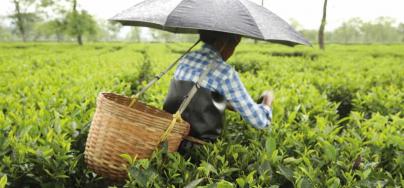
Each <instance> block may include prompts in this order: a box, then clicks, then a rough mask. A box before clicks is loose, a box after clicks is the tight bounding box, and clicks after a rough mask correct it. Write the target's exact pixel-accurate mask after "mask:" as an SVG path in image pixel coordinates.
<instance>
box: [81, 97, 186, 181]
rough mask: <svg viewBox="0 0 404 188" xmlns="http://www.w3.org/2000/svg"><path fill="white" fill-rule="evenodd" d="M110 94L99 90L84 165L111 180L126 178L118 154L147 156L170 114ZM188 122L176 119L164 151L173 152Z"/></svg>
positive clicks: (156, 141) (165, 127)
mask: <svg viewBox="0 0 404 188" xmlns="http://www.w3.org/2000/svg"><path fill="white" fill-rule="evenodd" d="M131 101H132V99H131V98H129V97H125V96H121V95H117V94H113V93H100V94H99V96H98V98H97V107H96V111H95V114H94V117H93V120H92V122H91V127H90V131H89V134H88V138H87V141H86V149H85V152H84V155H85V162H86V163H87V166H88V168H90V169H91V170H93V171H94V172H95V173H97V174H98V175H101V176H103V177H105V178H107V179H110V180H113V181H121V180H123V179H125V178H126V177H127V169H126V168H127V161H126V160H125V159H123V158H122V157H120V155H121V154H125V153H126V154H129V155H130V156H137V158H138V159H142V158H149V157H150V156H151V154H152V153H153V151H154V150H155V149H156V148H157V146H158V144H159V143H160V139H161V135H162V134H163V133H164V132H165V131H166V129H167V128H168V126H169V124H170V123H171V121H172V119H173V115H172V114H170V113H167V112H165V111H163V110H160V109H157V108H154V107H151V106H148V105H146V104H144V103H141V102H138V101H137V102H135V103H134V105H132V107H129V104H130V103H131ZM189 130H190V125H189V124H188V123H187V122H185V121H182V122H177V123H176V124H175V126H174V128H173V129H172V131H171V133H170V134H169V136H168V138H167V141H168V151H169V152H174V151H177V149H178V147H179V145H180V143H181V141H182V140H183V139H184V138H185V137H186V136H187V135H188V133H189Z"/></svg>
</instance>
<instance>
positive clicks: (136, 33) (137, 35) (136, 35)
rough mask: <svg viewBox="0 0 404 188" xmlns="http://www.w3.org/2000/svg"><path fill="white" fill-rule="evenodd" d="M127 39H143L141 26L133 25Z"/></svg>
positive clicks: (136, 40)
mask: <svg viewBox="0 0 404 188" xmlns="http://www.w3.org/2000/svg"><path fill="white" fill-rule="evenodd" d="M127 39H128V40H130V41H134V42H140V41H141V29H140V28H139V27H132V28H131V30H130V32H129V33H128V36H127Z"/></svg>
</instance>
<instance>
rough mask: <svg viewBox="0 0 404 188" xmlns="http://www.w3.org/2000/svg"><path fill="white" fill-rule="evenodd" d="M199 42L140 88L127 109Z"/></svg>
mask: <svg viewBox="0 0 404 188" xmlns="http://www.w3.org/2000/svg"><path fill="white" fill-rule="evenodd" d="M199 42H201V40H198V41H196V42H195V44H193V45H192V46H191V47H190V48H189V49H188V50H187V51H186V52H184V54H182V55H181V56H180V57H179V58H178V59H177V60H175V61H174V62H173V63H172V64H171V65H170V66H168V67H167V68H166V69H165V70H164V71H163V72H161V73H160V74H158V75H156V76H154V79H153V80H151V81H150V82H149V83H147V85H146V86H145V87H144V88H142V90H140V92H138V93H137V94H136V95H134V96H132V97H131V98H132V101H131V102H130V104H129V107H132V106H133V104H135V102H136V100H137V99H138V98H139V97H140V96H141V95H143V93H145V92H146V91H147V90H148V89H149V88H150V87H151V86H152V85H153V84H154V83H156V82H157V81H158V80H159V79H160V78H161V77H163V76H164V75H165V74H167V72H168V71H170V70H171V69H172V68H173V67H174V66H175V65H176V64H177V63H178V61H180V59H182V58H183V57H184V56H185V54H187V53H188V52H190V51H191V50H192V49H193V48H194V47H195V46H196V45H198V44H199Z"/></svg>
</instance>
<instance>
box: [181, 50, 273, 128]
mask: <svg viewBox="0 0 404 188" xmlns="http://www.w3.org/2000/svg"><path fill="white" fill-rule="evenodd" d="M209 61H212V63H216V66H215V68H214V69H213V70H211V71H210V72H209V74H208V76H207V78H206V79H205V80H203V81H202V83H201V86H202V87H204V88H207V89H209V90H211V91H216V92H218V93H220V94H221V95H223V96H224V97H225V98H226V100H227V101H228V102H230V104H231V105H232V106H233V108H234V109H235V110H236V111H238V112H239V113H240V114H241V116H242V117H243V119H244V120H247V121H248V122H249V123H251V124H252V125H253V126H254V127H255V128H258V129H261V128H265V127H267V126H268V125H269V124H270V123H271V120H272V109H271V108H270V107H268V106H266V105H263V104H257V103H255V102H254V101H253V100H252V98H251V96H250V95H249V94H248V92H247V90H246V89H245V87H244V85H243V83H242V82H241V81H240V78H239V76H238V74H237V72H236V71H235V70H234V69H233V68H232V67H231V66H230V65H229V64H227V63H226V62H225V61H223V59H222V57H221V55H220V54H219V53H218V52H217V51H216V49H214V48H213V47H212V46H210V45H208V44H204V45H203V47H202V48H201V49H199V50H197V51H193V52H190V53H188V54H186V55H185V56H184V57H183V58H182V59H181V60H180V62H179V65H178V67H177V70H176V71H175V73H174V78H175V79H176V80H185V81H193V82H194V83H196V81H197V80H198V78H199V75H201V74H202V72H203V70H204V69H206V68H207V67H208V66H207V65H208V63H209Z"/></svg>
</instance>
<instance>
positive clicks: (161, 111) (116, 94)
mask: <svg viewBox="0 0 404 188" xmlns="http://www.w3.org/2000/svg"><path fill="white" fill-rule="evenodd" d="M108 94H112V95H115V96H119V97H126V98H129V99H130V97H128V96H126V95H121V94H118V93H114V92H100V93H99V94H98V96H99V97H102V98H103V99H106V100H107V101H109V102H112V103H114V104H116V105H118V106H120V107H124V108H127V109H129V110H131V111H133V112H135V109H134V108H131V107H129V106H126V105H123V104H121V103H118V102H116V101H114V100H111V99H108V98H107V97H106V96H105V95H108ZM136 103H140V104H142V105H144V106H147V107H148V108H152V109H153V110H156V111H159V113H161V114H164V115H167V118H172V117H173V114H171V113H169V112H166V111H164V110H162V109H159V108H157V107H154V106H151V105H148V104H147V103H145V102H142V101H140V100H138V101H136ZM187 123H188V122H187ZM188 124H189V123H188Z"/></svg>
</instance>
